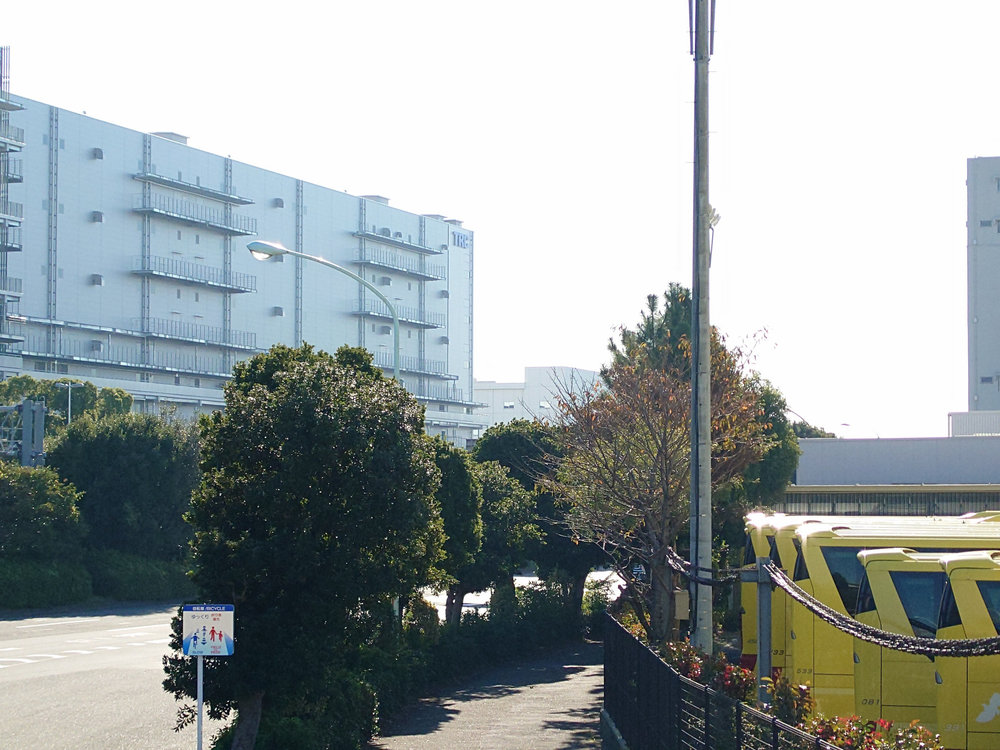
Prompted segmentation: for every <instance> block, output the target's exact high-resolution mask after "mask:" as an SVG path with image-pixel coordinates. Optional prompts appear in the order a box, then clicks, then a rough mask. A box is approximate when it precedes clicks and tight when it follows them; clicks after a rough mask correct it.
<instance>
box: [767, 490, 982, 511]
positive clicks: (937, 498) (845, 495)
mask: <svg viewBox="0 0 1000 750" xmlns="http://www.w3.org/2000/svg"><path fill="white" fill-rule="evenodd" d="M998 505H1000V488H997V486H996V485H969V486H966V487H954V486H947V485H940V486H937V487H935V486H933V485H927V486H923V487H912V488H911V487H904V486H898V487H891V488H890V487H856V488H851V487H833V486H830V487H822V486H813V487H790V488H789V489H788V490H787V491H786V492H785V497H784V499H783V500H781V501H779V502H777V503H775V504H774V506H773V508H772V509H773V510H775V511H781V512H784V513H800V514H802V513H804V514H816V515H828V516H830V515H839V516H845V515H864V516H935V515H956V516H957V515H961V514H963V513H973V512H976V511H980V510H990V509H992V508H996V507H997V506H998Z"/></svg>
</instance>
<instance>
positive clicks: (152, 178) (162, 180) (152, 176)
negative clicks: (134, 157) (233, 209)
mask: <svg viewBox="0 0 1000 750" xmlns="http://www.w3.org/2000/svg"><path fill="white" fill-rule="evenodd" d="M132 177H133V178H135V179H137V180H139V181H140V182H149V183H151V184H153V185H161V186H162V187H168V188H172V189H174V190H179V191H180V192H182V193H190V194H191V195H197V196H199V197H201V198H210V199H212V200H216V201H220V202H222V203H230V204H233V205H238V206H249V205H250V204H251V203H253V202H254V201H253V198H244V197H243V196H240V195H235V194H233V193H227V192H226V191H224V190H215V189H213V188H210V187H205V186H204V185H199V184H197V183H194V182H184V181H183V180H175V179H173V178H172V177H167V176H165V175H162V174H156V173H155V172H139V173H138V174H134V175H132Z"/></svg>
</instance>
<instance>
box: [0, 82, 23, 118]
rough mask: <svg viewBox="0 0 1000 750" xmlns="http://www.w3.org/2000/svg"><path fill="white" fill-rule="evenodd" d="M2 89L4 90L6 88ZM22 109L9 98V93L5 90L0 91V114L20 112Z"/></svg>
mask: <svg viewBox="0 0 1000 750" xmlns="http://www.w3.org/2000/svg"><path fill="white" fill-rule="evenodd" d="M4 89H6V86H5V87H4ZM22 109H24V107H22V106H21V105H20V104H18V103H17V102H15V101H13V100H12V99H11V98H10V92H8V91H6V90H4V91H0V112H20V111H21V110H22Z"/></svg>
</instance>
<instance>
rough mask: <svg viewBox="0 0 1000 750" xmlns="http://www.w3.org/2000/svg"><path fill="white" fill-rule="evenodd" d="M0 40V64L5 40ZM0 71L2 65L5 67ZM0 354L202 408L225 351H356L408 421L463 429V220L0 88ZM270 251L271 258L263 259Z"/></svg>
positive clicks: (210, 403) (235, 354)
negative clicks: (365, 355) (251, 247)
mask: <svg viewBox="0 0 1000 750" xmlns="http://www.w3.org/2000/svg"><path fill="white" fill-rule="evenodd" d="M0 57H2V58H3V60H2V61H3V63H4V65H6V64H7V60H8V58H9V55H8V54H7V52H6V50H5V51H4V53H3V54H2V55H0ZM5 80H6V76H5ZM0 115H2V117H0V149H2V151H0V154H2V155H3V162H2V169H0V172H2V173H3V182H2V183H0V188H2V192H0V304H2V306H3V309H2V315H0V350H2V351H0V371H2V375H3V376H4V377H9V376H11V375H15V374H20V373H26V374H31V375H34V376H36V377H71V378H77V379H81V380H89V381H91V382H93V383H95V384H96V385H98V386H100V387H108V386H116V387H121V388H124V389H126V390H128V391H129V392H131V393H132V394H133V396H134V397H135V399H136V408H137V409H142V410H148V411H158V410H159V409H160V408H161V407H162V406H163V405H174V406H176V407H178V409H179V410H180V411H181V413H188V414H190V413H197V412H199V411H207V410H212V409H216V408H218V407H220V406H221V405H222V403H223V400H222V390H221V387H222V385H223V384H224V383H225V382H226V380H227V378H228V377H229V374H230V372H231V369H232V366H233V364H234V363H235V362H237V361H238V360H240V359H243V358H246V357H249V356H251V355H253V354H254V353H255V352H259V351H262V350H266V349H267V348H269V347H270V346H271V345H272V344H275V343H285V344H289V345H297V344H299V343H301V342H308V343H311V344H313V345H315V346H317V347H318V348H322V349H325V350H328V351H333V350H335V349H336V348H337V347H339V346H341V345H344V344H348V345H352V346H362V347H365V348H367V349H368V350H369V351H371V352H372V353H373V355H374V359H375V362H376V364H378V365H379V366H380V367H382V368H383V369H384V370H386V371H387V373H391V372H392V370H393V367H394V364H395V356H394V349H393V339H394V336H393V333H394V331H393V318H392V315H391V313H390V310H389V309H388V307H387V306H386V305H385V304H384V303H383V302H382V301H381V300H380V299H379V298H378V297H377V296H376V295H374V294H372V292H371V291H370V290H368V289H366V288H365V287H364V286H363V285H361V284H359V283H357V281H356V280H354V279H352V278H350V277H349V276H348V275H346V274H339V273H336V272H335V271H333V270H330V269H326V268H323V267H321V266H319V265H316V264H314V263H310V262H309V261H308V260H303V259H301V258H293V257H291V256H285V257H284V258H274V259H271V260H269V261H266V262H259V261H255V260H254V259H253V258H252V257H251V256H250V254H249V253H248V252H247V250H246V244H247V242H248V241H250V240H254V239H260V240H269V241H275V242H280V243H281V244H283V245H285V246H286V247H288V248H290V249H293V250H297V251H299V252H304V253H308V254H312V255H318V256H322V257H324V258H326V259H327V260H329V261H332V262H334V263H336V264H338V265H341V266H343V267H345V268H347V269H349V270H350V271H351V272H353V273H355V274H357V275H359V276H361V277H363V278H364V279H365V280H366V281H370V282H371V284H372V285H374V286H376V287H378V288H379V289H380V290H382V292H383V294H384V295H385V297H386V298H388V299H391V300H392V301H393V306H394V307H395V309H396V312H397V316H398V320H399V341H400V355H399V362H398V364H399V369H400V378H401V380H402V381H403V383H404V384H405V386H406V388H407V389H408V390H410V392H412V393H413V394H414V395H415V396H416V397H417V398H418V399H419V400H420V401H421V402H423V403H424V404H425V406H426V409H427V429H428V432H431V433H433V434H441V435H444V436H445V437H446V438H448V439H449V440H451V441H452V442H455V443H457V444H459V445H463V446H464V445H465V444H466V442H467V441H469V440H472V439H474V438H475V437H477V436H478V434H479V430H480V429H481V427H482V422H483V418H482V417H480V416H478V415H477V414H475V406H476V405H475V403H474V402H473V391H472V384H473V380H472V357H473V337H472V314H473V312H472V274H473V245H474V235H473V232H472V231H470V230H469V229H467V228H465V227H463V226H462V223H461V222H460V221H457V220H453V219H447V218H446V217H445V216H443V215H439V214H416V213H410V212H408V211H403V210H400V209H398V208H396V207H393V206H390V205H389V201H388V200H387V199H386V198H383V197H380V196H355V195H349V194H347V193H344V192H340V191H337V190H331V189H329V188H325V187H322V186H319V185H314V184H310V183H307V182H304V181H302V180H299V179H296V178H294V177H291V176H288V175H283V174H278V173H275V172H271V171H268V170H265V169H261V168H258V167H254V166H252V165H249V164H244V163H241V162H238V161H234V160H232V159H231V158H229V157H224V156H219V155H216V154H211V153H207V152H204V151H200V150H198V149H195V148H192V147H191V146H189V145H187V139H186V138H185V137H183V136H180V135H177V134H174V133H142V132H138V131H134V130H129V129H127V128H123V127H119V126H117V125H114V124H112V123H108V122H102V121H100V120H97V119H94V118H91V117H87V116H85V115H82V114H76V113H73V112H67V111H65V110H62V109H59V108H58V107H57V106H54V105H50V104H43V103H41V102H36V101H32V100H30V99H25V98H22V97H18V96H13V95H12V94H10V93H9V92H6V91H5V92H4V93H3V95H2V96H0ZM282 261H283V262H282Z"/></svg>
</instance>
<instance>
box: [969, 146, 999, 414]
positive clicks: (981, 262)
mask: <svg viewBox="0 0 1000 750" xmlns="http://www.w3.org/2000/svg"><path fill="white" fill-rule="evenodd" d="M966 191H967V194H968V202H969V204H968V215H967V221H966V228H967V232H968V278H969V290H968V300H969V307H968V331H969V411H970V412H976V411H998V410H1000V294H998V293H997V290H998V289H1000V157H988V158H975V159H969V160H968V175H967V181H966Z"/></svg>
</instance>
